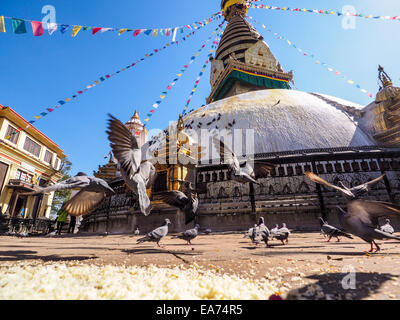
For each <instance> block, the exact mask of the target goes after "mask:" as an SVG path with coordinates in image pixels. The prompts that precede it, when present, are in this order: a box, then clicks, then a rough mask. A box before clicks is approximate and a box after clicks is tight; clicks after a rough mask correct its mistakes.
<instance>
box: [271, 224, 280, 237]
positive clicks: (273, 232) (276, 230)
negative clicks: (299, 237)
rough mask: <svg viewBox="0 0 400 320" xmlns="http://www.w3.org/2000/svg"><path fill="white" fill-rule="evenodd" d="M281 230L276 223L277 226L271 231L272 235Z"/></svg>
mask: <svg viewBox="0 0 400 320" xmlns="http://www.w3.org/2000/svg"><path fill="white" fill-rule="evenodd" d="M278 230H279V226H278V224H275V228H272V229H271V231H270V236H271V237H273V236H274V235H275V234H276V233H277V232H278Z"/></svg>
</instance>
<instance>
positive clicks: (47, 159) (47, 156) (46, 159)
mask: <svg viewBox="0 0 400 320" xmlns="http://www.w3.org/2000/svg"><path fill="white" fill-rule="evenodd" d="M51 159H53V152H50V151H49V150H46V153H45V155H44V162H47V163H51Z"/></svg>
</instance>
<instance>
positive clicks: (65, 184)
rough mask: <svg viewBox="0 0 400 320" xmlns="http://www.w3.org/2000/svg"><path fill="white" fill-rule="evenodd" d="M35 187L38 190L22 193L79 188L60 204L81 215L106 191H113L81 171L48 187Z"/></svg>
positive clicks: (99, 180)
mask: <svg viewBox="0 0 400 320" xmlns="http://www.w3.org/2000/svg"><path fill="white" fill-rule="evenodd" d="M37 188H39V190H38V191H34V192H28V193H23V194H22V195H36V194H44V193H49V192H53V191H61V190H71V189H80V191H79V192H78V193H77V194H76V195H75V196H73V197H72V198H71V199H70V200H68V201H67V202H66V203H65V204H64V205H63V206H62V209H63V210H65V211H66V212H68V213H69V214H70V215H71V216H81V215H84V214H88V213H90V212H92V211H94V210H95V209H96V208H97V207H98V206H99V205H100V203H101V202H102V201H103V199H104V198H105V197H106V195H107V193H111V194H113V193H115V192H114V190H113V189H112V188H111V187H110V186H109V185H108V183H107V182H105V181H104V180H103V179H100V178H96V177H90V176H88V175H87V174H85V173H83V172H79V173H78V174H77V175H76V176H75V177H72V178H69V179H67V180H64V181H61V182H59V183H56V184H53V185H51V186H49V187H44V188H41V187H37Z"/></svg>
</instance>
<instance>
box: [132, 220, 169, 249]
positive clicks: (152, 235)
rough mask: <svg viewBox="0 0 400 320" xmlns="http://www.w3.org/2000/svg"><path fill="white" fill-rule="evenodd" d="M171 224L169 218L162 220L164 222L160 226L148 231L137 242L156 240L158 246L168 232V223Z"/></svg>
mask: <svg viewBox="0 0 400 320" xmlns="http://www.w3.org/2000/svg"><path fill="white" fill-rule="evenodd" d="M169 224H171V221H169V219H165V220H164V224H163V225H162V226H161V227H158V228H157V229H154V230H153V231H151V232H149V233H148V234H146V236H144V237H143V238H140V239H138V240H137V243H142V242H146V241H148V242H157V246H159V247H161V248H162V247H163V246H160V241H161V240H162V239H163V238H164V237H165V236H166V235H167V234H168V225H169Z"/></svg>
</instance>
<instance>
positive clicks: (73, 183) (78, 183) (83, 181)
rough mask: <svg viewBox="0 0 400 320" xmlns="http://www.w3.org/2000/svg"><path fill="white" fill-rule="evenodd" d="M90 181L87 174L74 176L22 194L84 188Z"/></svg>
mask: <svg viewBox="0 0 400 320" xmlns="http://www.w3.org/2000/svg"><path fill="white" fill-rule="evenodd" d="M89 183H90V181H89V179H88V177H87V176H77V177H73V178H70V179H67V180H64V181H61V182H59V183H56V184H53V185H51V186H48V187H45V188H40V187H39V190H38V191H34V192H25V193H22V194H21V195H36V194H41V193H50V192H53V191H61V190H68V189H76V188H84V187H87V186H88V185H89Z"/></svg>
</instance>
